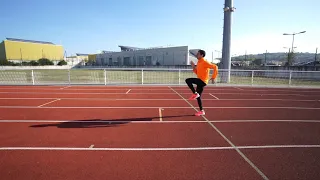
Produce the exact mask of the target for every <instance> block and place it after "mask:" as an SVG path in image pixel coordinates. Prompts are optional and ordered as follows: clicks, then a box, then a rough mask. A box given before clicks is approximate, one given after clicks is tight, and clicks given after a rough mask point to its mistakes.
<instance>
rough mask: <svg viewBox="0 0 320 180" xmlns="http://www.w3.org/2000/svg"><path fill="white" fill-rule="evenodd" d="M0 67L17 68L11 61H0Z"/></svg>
mask: <svg viewBox="0 0 320 180" xmlns="http://www.w3.org/2000/svg"><path fill="white" fill-rule="evenodd" d="M0 65H1V66H17V65H18V64H16V63H14V62H11V61H7V60H2V61H0Z"/></svg>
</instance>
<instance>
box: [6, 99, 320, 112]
mask: <svg viewBox="0 0 320 180" xmlns="http://www.w3.org/2000/svg"><path fill="white" fill-rule="evenodd" d="M58 100H60V99H56V100H54V101H52V102H55V101H58ZM52 102H49V104H50V103H52ZM46 104H47V103H46ZM46 104H43V105H41V106H0V108H7V109H10V108H16V109H38V108H42V109H158V108H160V107H150V106H149V107H126V106H118V107H109V106H96V107H94V106H87V107H85V106H56V107H54V106H52V107H48V106H44V105H46ZM162 108H164V109H190V108H191V107H162ZM196 109H198V108H196ZM206 109H296V110H319V109H320V107H280V106H279V107H206Z"/></svg>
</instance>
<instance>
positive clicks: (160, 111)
mask: <svg viewBox="0 0 320 180" xmlns="http://www.w3.org/2000/svg"><path fill="white" fill-rule="evenodd" d="M159 119H160V121H162V108H159Z"/></svg>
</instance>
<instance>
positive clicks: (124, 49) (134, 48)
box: [119, 45, 143, 51]
mask: <svg viewBox="0 0 320 180" xmlns="http://www.w3.org/2000/svg"><path fill="white" fill-rule="evenodd" d="M119 47H120V49H121V51H136V50H141V49H143V48H137V47H130V46H121V45H119Z"/></svg>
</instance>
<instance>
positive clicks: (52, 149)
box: [0, 144, 320, 151]
mask: <svg viewBox="0 0 320 180" xmlns="http://www.w3.org/2000/svg"><path fill="white" fill-rule="evenodd" d="M91 146H93V145H91ZM91 146H90V147H89V148H81V147H0V151H15V150H20V151H22V150H34V151H35V150H42V151H204V150H237V149H277V148H320V145H319V144H315V145H265V146H235V147H232V146H218V147H173V148H152V147H150V148H116V147H115V148H95V147H91Z"/></svg>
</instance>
